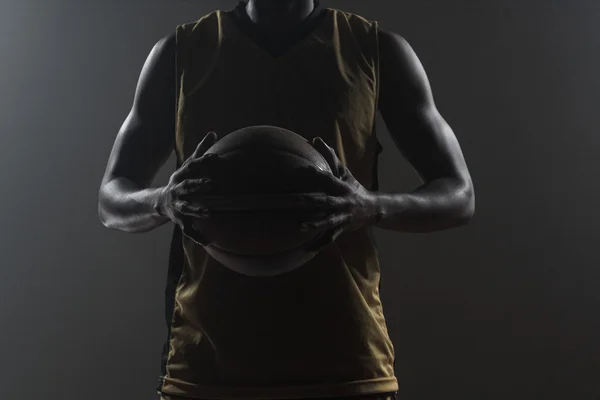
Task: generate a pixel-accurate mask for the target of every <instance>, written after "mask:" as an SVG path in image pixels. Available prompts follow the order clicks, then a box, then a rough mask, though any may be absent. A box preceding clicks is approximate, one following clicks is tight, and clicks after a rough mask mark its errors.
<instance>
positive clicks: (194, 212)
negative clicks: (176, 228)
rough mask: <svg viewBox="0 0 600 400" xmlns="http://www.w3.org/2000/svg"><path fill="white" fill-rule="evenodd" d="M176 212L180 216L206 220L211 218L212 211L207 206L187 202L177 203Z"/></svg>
mask: <svg viewBox="0 0 600 400" xmlns="http://www.w3.org/2000/svg"><path fill="white" fill-rule="evenodd" d="M176 210H177V212H178V214H180V216H185V217H192V218H198V219H206V218H208V217H209V216H210V210H209V208H208V207H206V206H205V205H198V204H192V203H188V202H185V201H178V202H177V203H176Z"/></svg>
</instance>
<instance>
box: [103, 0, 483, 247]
mask: <svg viewBox="0 0 600 400" xmlns="http://www.w3.org/2000/svg"><path fill="white" fill-rule="evenodd" d="M313 7H314V5H313V1H312V0H250V1H249V2H248V5H247V8H246V10H247V12H248V15H249V17H250V19H251V20H252V21H254V22H255V23H257V24H260V25H261V26H262V27H263V28H266V29H271V30H272V31H273V32H274V34H282V33H285V30H286V29H289V27H290V26H293V24H295V23H299V22H300V21H302V20H303V19H304V18H305V17H306V16H308V15H309V14H310V13H311V12H312V10H313ZM379 33H380V100H379V111H380V113H381V115H382V117H383V119H384V121H385V123H386V125H387V127H388V130H389V132H390V134H391V136H392V138H393V141H394V143H395V144H396V146H397V147H398V149H399V150H400V151H401V152H402V154H403V155H404V157H406V159H407V160H408V161H409V163H410V164H411V165H412V167H413V168H414V169H415V171H417V173H418V174H419V176H420V177H421V179H422V181H423V184H422V185H421V186H420V187H419V188H417V189H416V190H414V191H412V192H410V193H381V192H373V191H369V190H367V189H366V188H364V187H363V186H362V185H360V183H358V182H357V181H356V179H354V177H353V176H352V173H351V172H350V171H349V170H348V169H347V168H345V167H344V166H343V165H342V163H341V162H340V160H339V159H338V157H337V155H336V154H335V152H334V151H333V149H331V148H330V147H329V146H327V144H325V143H324V142H323V141H321V140H320V139H318V138H317V139H316V140H315V141H314V142H313V146H314V147H315V148H316V149H317V150H318V151H320V152H321V154H323V155H324V156H325V158H326V159H327V160H328V162H329V164H330V165H331V167H332V170H333V171H334V176H332V175H331V174H329V175H325V174H323V173H322V172H320V171H318V170H316V169H310V168H308V169H304V170H303V171H302V173H306V174H310V175H312V176H313V177H314V179H320V180H324V181H326V182H327V183H328V186H329V187H330V188H331V190H330V191H329V192H328V193H326V194H322V195H295V196H287V197H286V196H279V197H272V198H269V199H265V200H264V201H265V202H266V203H265V204H268V203H269V202H273V204H278V205H279V206H280V205H281V204H282V203H287V204H289V205H290V206H293V205H295V204H302V205H304V206H306V205H313V206H318V207H321V208H323V209H325V210H327V211H328V215H329V216H328V217H327V218H325V219H324V220H320V221H306V223H304V224H303V225H302V229H315V230H319V231H322V232H323V235H320V236H319V239H318V241H316V242H314V243H311V244H310V245H309V247H310V248H311V249H318V248H319V247H322V246H325V245H327V244H330V243H331V242H333V241H334V240H335V239H336V238H337V237H338V235H339V234H341V233H342V232H344V231H346V230H353V229H357V228H359V227H363V226H368V225H374V226H377V227H380V228H383V229H389V230H394V231H401V232H432V231H439V230H444V229H449V228H454V227H458V226H462V225H465V224H467V223H468V222H469V220H470V219H471V218H472V216H473V214H474V210H475V196H474V190H473V183H472V179H471V176H470V174H469V171H468V168H467V165H466V162H465V159H464V157H463V154H462V151H461V148H460V145H459V143H458V140H457V138H456V136H455V134H454V132H453V131H452V129H451V127H450V126H449V125H448V123H447V122H446V121H445V120H444V118H443V117H442V116H441V114H440V113H439V111H438V109H437V107H436V105H435V102H434V99H433V95H432V91H431V87H430V84H429V80H428V78H427V75H426V73H425V71H424V69H423V66H422V64H421V63H420V61H419V59H418V57H417V55H416V54H415V52H414V51H413V49H412V48H411V46H410V45H409V44H408V42H407V41H406V40H405V39H404V38H402V37H401V36H400V35H398V34H396V33H393V32H389V31H386V30H380V32H379ZM174 60H175V37H174V35H170V36H168V37H165V38H163V39H161V40H160V41H159V42H158V43H157V44H156V45H155V46H154V48H153V49H152V51H151V52H150V54H149V56H148V58H147V60H146V63H145V64H144V67H143V69H142V72H141V75H140V78H139V82H138V86H137V89H136V92H135V96H134V101H133V106H132V108H131V111H130V113H129V115H128V117H127V118H126V120H125V122H124V123H123V125H122V127H121V129H120V131H119V133H118V135H117V137H116V140H115V143H114V146H113V149H112V152H111V154H110V158H109V161H108V165H107V168H106V172H105V175H104V177H103V180H102V183H101V187H100V191H99V206H98V210H99V216H100V219H101V221H102V222H103V224H104V225H105V226H106V227H108V228H111V229H116V230H120V231H125V232H147V231H149V230H152V229H154V228H156V227H158V226H161V225H163V224H165V223H167V222H169V221H173V222H174V223H176V224H178V225H179V226H180V227H181V228H182V229H183V232H184V234H186V235H188V236H189V237H191V238H192V239H193V240H195V241H196V242H198V243H200V244H208V241H207V240H206V238H204V237H203V236H202V235H201V233H200V232H197V231H195V230H193V229H192V228H191V226H189V222H188V221H189V219H190V218H189V217H190V216H194V217H201V218H210V210H215V209H222V210H226V209H227V208H228V207H235V205H234V203H233V202H232V200H231V199H226V198H222V197H219V196H214V195H212V196H211V192H210V188H211V181H210V180H209V179H206V178H198V177H202V176H209V175H210V170H211V169H213V168H219V164H220V163H222V162H223V161H221V160H219V158H218V157H206V156H203V154H204V153H205V151H206V150H207V149H208V148H209V147H210V146H211V145H212V144H213V143H214V142H215V140H216V135H215V134H214V133H209V134H207V136H206V137H205V138H204V140H203V141H202V142H201V143H200V144H199V145H198V148H197V149H196V152H195V153H194V155H192V156H191V157H190V158H189V159H188V160H186V161H185V163H184V164H183V165H182V166H181V168H180V169H178V170H177V171H176V172H175V173H174V174H173V175H172V176H171V179H170V181H169V183H168V184H167V185H166V186H164V187H158V188H152V187H151V183H152V180H153V179H154V177H155V176H156V174H157V173H158V171H159V170H160V168H161V167H162V166H163V165H164V163H165V162H166V160H167V159H168V158H169V156H170V154H171V152H172V151H173V145H174V138H175V134H174V132H175V124H174V121H175V108H174V107H173V104H175V95H176V91H177V88H176V79H175V76H176V75H175V63H174ZM140 149H144V151H140ZM192 196H193V197H194V199H195V200H194V201H192V200H191V198H192Z"/></svg>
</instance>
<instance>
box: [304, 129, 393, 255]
mask: <svg viewBox="0 0 600 400" xmlns="http://www.w3.org/2000/svg"><path fill="white" fill-rule="evenodd" d="M312 144H313V146H314V148H315V149H316V150H317V151H319V153H321V155H323V157H324V158H325V160H327V163H328V164H329V166H330V167H331V170H332V171H333V174H330V173H328V172H324V171H322V170H320V169H318V168H312V167H309V168H303V171H304V172H305V173H308V174H312V175H313V177H314V178H315V179H316V180H318V181H319V183H320V184H321V185H324V187H326V188H328V191H327V193H325V194H303V195H300V196H299V202H300V203H302V205H304V206H306V207H317V208H320V209H322V210H323V211H325V212H326V213H327V216H326V217H325V218H321V219H319V220H316V221H306V222H305V223H304V224H302V228H301V229H303V230H313V231H318V232H320V235H319V236H318V237H317V238H316V239H315V240H314V241H312V242H311V243H309V244H308V246H307V250H309V251H314V250H320V249H321V248H323V247H325V246H327V245H329V244H331V243H333V242H334V241H335V240H336V239H337V238H338V236H339V235H340V234H342V233H343V232H345V231H348V230H355V229H358V228H360V227H362V226H365V225H368V224H372V223H374V222H375V221H377V220H378V219H379V218H380V215H381V209H380V205H379V202H378V198H377V195H376V194H374V193H372V192H371V191H369V190H367V189H366V188H365V187H364V186H363V185H361V184H360V183H359V182H358V181H357V180H356V179H355V178H354V176H353V175H352V173H351V172H350V170H348V168H346V166H344V165H343V164H342V162H341V161H340V159H339V158H338V157H337V155H336V153H335V150H333V149H332V148H331V147H329V146H328V145H327V144H326V143H325V142H324V141H323V140H322V139H321V138H315V140H313V142H312Z"/></svg>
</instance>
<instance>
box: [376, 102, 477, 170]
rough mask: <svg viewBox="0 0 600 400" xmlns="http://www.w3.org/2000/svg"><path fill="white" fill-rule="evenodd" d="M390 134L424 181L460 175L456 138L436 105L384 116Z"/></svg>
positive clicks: (462, 165) (461, 166)
mask: <svg viewBox="0 0 600 400" xmlns="http://www.w3.org/2000/svg"><path fill="white" fill-rule="evenodd" d="M386 124H387V125H388V128H389V130H390V132H391V135H392V138H393V140H394V142H395V143H396V145H397V147H398V148H399V150H400V151H401V152H402V154H403V155H404V157H405V158H406V159H407V161H408V162H409V163H410V164H411V165H412V167H413V168H414V169H415V170H416V171H417V173H418V174H419V175H420V176H421V178H422V179H424V180H425V181H432V180H435V179H439V178H444V177H452V178H459V179H461V178H463V177H464V174H465V173H466V166H465V161H464V157H463V154H462V150H461V148H460V145H459V143H458V140H457V138H456V136H455V134H454V132H453V131H452V128H451V127H450V126H449V125H448V123H447V122H446V120H445V119H444V118H443V117H442V115H440V113H439V111H438V110H437V109H436V108H435V106H433V105H430V106H429V107H422V108H420V109H418V110H415V111H413V112H411V113H396V114H392V117H391V118H387V119H386Z"/></svg>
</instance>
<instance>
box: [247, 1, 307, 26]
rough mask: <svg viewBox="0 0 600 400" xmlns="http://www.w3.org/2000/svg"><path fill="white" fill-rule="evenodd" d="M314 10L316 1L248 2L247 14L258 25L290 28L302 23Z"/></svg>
mask: <svg viewBox="0 0 600 400" xmlns="http://www.w3.org/2000/svg"><path fill="white" fill-rule="evenodd" d="M314 8H315V3H314V0H248V3H247V5H246V12H247V13H248V16H249V17H250V19H251V20H252V21H253V22H254V23H256V24H260V25H265V26H281V27H286V26H288V27H289V26H290V25H291V24H294V23H299V22H302V21H303V20H304V19H305V18H306V17H308V16H309V15H310V14H311V13H312V12H313V10H314Z"/></svg>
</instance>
